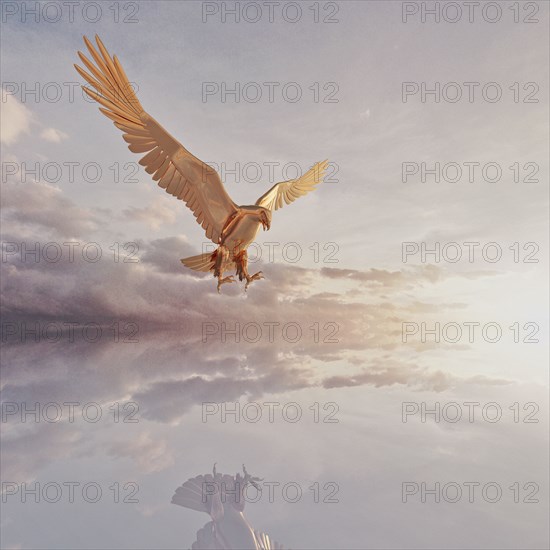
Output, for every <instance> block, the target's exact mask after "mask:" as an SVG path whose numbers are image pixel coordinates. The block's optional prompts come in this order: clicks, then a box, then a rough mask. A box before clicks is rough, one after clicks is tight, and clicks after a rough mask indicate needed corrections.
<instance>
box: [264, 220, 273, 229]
mask: <svg viewBox="0 0 550 550" xmlns="http://www.w3.org/2000/svg"><path fill="white" fill-rule="evenodd" d="M262 226H263V228H264V231H268V230H269V228H270V227H271V225H270V223H269V221H267V220H262Z"/></svg>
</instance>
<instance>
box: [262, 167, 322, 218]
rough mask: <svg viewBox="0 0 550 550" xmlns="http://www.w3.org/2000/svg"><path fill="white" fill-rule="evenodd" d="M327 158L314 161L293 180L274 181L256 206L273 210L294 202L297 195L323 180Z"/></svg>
mask: <svg viewBox="0 0 550 550" xmlns="http://www.w3.org/2000/svg"><path fill="white" fill-rule="evenodd" d="M327 167H328V160H324V161H323V162H317V163H315V164H314V165H313V166H312V167H311V168H310V169H309V170H308V171H307V172H306V173H305V174H304V175H303V176H301V177H299V178H296V179H295V180H288V181H282V182H280V183H276V184H275V185H274V186H273V187H272V188H271V189H270V190H269V191H268V192H267V193H265V194H264V195H262V196H261V197H260V198H259V199H258V200H257V201H256V205H257V206H263V207H264V208H267V209H269V210H271V211H272V212H273V210H279V208H282V207H283V206H284V204H283V201H284V202H285V203H286V204H290V203H291V202H294V201H295V200H296V199H297V198H298V197H301V196H303V195H307V193H309V192H310V191H313V190H314V189H315V186H316V185H317V184H319V183H321V182H322V181H323V177H324V175H325V170H326V169H327Z"/></svg>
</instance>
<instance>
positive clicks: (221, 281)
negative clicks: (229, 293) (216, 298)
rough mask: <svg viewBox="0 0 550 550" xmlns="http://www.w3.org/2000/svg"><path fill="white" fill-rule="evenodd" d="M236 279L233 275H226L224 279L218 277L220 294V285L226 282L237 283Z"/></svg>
mask: <svg viewBox="0 0 550 550" xmlns="http://www.w3.org/2000/svg"><path fill="white" fill-rule="evenodd" d="M235 282H236V281H235V279H234V278H233V275H229V277H224V278H223V279H218V294H220V287H221V286H222V285H223V284H224V283H235Z"/></svg>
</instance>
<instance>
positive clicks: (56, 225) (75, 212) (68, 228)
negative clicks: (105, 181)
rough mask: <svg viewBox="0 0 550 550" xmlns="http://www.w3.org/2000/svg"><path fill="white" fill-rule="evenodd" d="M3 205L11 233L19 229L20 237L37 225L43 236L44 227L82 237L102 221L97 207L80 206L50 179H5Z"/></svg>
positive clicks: (49, 231)
mask: <svg viewBox="0 0 550 550" xmlns="http://www.w3.org/2000/svg"><path fill="white" fill-rule="evenodd" d="M1 208H2V216H3V219H4V221H5V222H8V223H9V224H10V233H12V234H14V235H16V234H17V233H19V235H18V237H21V236H24V235H25V234H28V233H29V229H30V228H35V229H37V230H38V234H40V235H41V237H42V238H44V230H46V232H47V233H46V234H49V235H52V234H53V235H55V236H57V237H67V238H72V237H79V236H83V235H88V234H89V233H90V232H92V231H94V230H95V229H97V227H98V223H99V219H98V216H97V214H96V213H94V211H93V210H91V209H86V208H82V207H80V206H78V205H77V204H75V203H74V202H73V201H72V200H70V199H68V198H67V197H65V196H64V194H63V192H62V191H61V189H60V188H59V187H56V186H54V185H50V184H47V183H40V182H27V183H13V182H10V181H8V182H6V183H2V204H1ZM15 224H17V225H15Z"/></svg>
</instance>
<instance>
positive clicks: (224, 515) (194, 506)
mask: <svg viewBox="0 0 550 550" xmlns="http://www.w3.org/2000/svg"><path fill="white" fill-rule="evenodd" d="M243 474H244V475H242V476H241V474H240V473H237V474H236V475H235V476H234V477H233V476H230V475H227V474H220V473H218V472H217V471H216V465H215V464H214V468H213V471H212V474H206V475H200V476H196V477H193V478H190V479H188V480H187V481H186V482H185V483H184V484H183V485H181V486H180V487H178V488H177V489H176V492H175V493H174V496H173V497H172V504H177V505H178V506H183V507H184V508H190V509H191V510H197V511H198V512H206V513H207V514H208V515H209V516H210V517H211V519H212V521H209V522H208V523H207V524H206V525H205V526H204V527H203V528H202V529H200V530H199V531H197V540H196V541H195V542H194V543H193V545H192V547H191V548H192V549H193V550H203V549H207V548H210V549H219V550H223V549H229V550H230V549H235V550H280V549H282V548H283V546H282V545H281V544H279V543H278V542H276V541H274V540H273V539H272V538H270V537H269V535H267V534H265V533H262V532H261V531H256V530H255V529H254V528H253V527H252V526H251V525H250V523H249V522H248V520H247V519H246V518H245V516H244V514H243V510H244V505H245V503H246V498H247V491H246V489H247V486H248V485H252V486H253V487H255V489H256V490H257V491H261V487H260V486H259V485H258V482H260V481H262V480H261V479H260V478H257V477H253V476H251V475H250V474H249V473H248V472H247V471H246V468H245V467H244V464H243Z"/></svg>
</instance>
